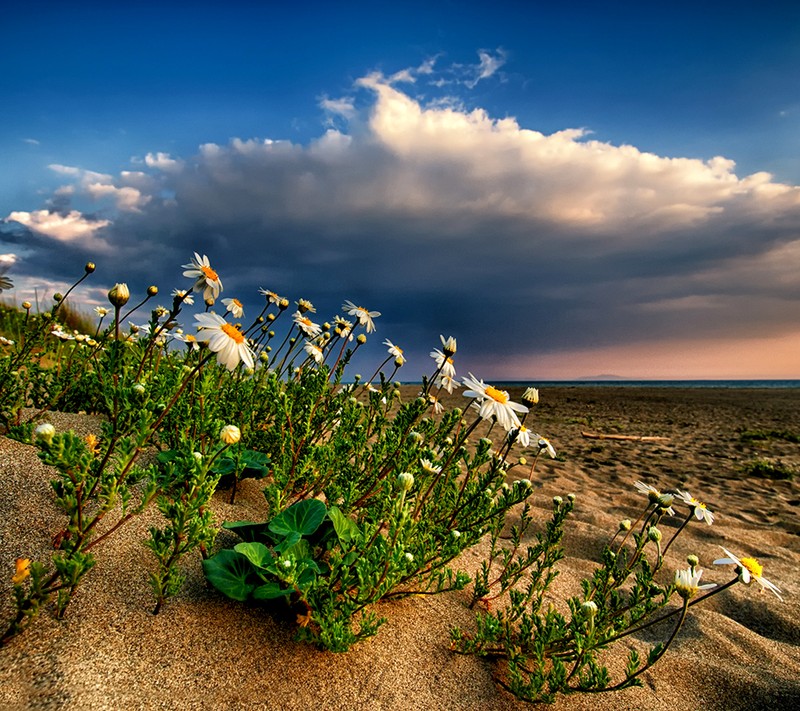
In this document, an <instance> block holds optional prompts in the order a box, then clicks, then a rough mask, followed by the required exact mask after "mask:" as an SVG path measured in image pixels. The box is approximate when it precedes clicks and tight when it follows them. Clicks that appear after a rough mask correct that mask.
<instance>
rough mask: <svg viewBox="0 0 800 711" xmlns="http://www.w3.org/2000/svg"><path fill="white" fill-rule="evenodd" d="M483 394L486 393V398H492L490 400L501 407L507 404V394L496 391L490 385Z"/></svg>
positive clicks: (502, 391)
mask: <svg viewBox="0 0 800 711" xmlns="http://www.w3.org/2000/svg"><path fill="white" fill-rule="evenodd" d="M484 392H485V393H486V396H487V397H490V398H492V400H494V401H495V402H499V403H500V404H501V405H505V404H506V403H507V402H508V393H507V392H505V391H504V390H498V389H497V388H493V387H492V386H491V385H487V386H486V390H485V391H484Z"/></svg>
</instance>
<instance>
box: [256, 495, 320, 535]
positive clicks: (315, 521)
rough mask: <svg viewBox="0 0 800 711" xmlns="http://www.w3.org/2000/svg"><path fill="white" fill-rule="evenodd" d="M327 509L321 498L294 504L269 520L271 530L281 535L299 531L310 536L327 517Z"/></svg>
mask: <svg viewBox="0 0 800 711" xmlns="http://www.w3.org/2000/svg"><path fill="white" fill-rule="evenodd" d="M326 513H327V510H326V508H325V504H323V503H322V502H321V501H320V500H319V499H306V500H305V501H298V502H297V503H296V504H292V505H291V506H290V507H289V508H288V509H286V510H285V511H283V512H281V513H279V514H278V515H277V516H276V517H275V518H273V519H272V521H270V522H269V530H270V531H272V532H273V533H275V534H277V535H279V536H288V535H289V534H291V533H299V534H300V535H301V536H310V535H311V534H312V533H314V531H316V530H317V529H318V528H319V526H320V524H321V523H322V522H323V520H324V519H325V514H326Z"/></svg>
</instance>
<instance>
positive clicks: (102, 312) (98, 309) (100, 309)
mask: <svg viewBox="0 0 800 711" xmlns="http://www.w3.org/2000/svg"><path fill="white" fill-rule="evenodd" d="M108 311H109V310H108V309H107V308H106V307H105V306H95V307H94V312H95V313H96V314H97V315H98V316H99V317H100V318H103V317H104V316H108Z"/></svg>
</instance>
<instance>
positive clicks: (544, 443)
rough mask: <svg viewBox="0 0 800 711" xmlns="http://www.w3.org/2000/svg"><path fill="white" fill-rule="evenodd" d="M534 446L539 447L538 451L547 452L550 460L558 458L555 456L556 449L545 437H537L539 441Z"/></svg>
mask: <svg viewBox="0 0 800 711" xmlns="http://www.w3.org/2000/svg"><path fill="white" fill-rule="evenodd" d="M536 444H538V445H539V451H542V450H546V451H547V453H548V454H549V455H550V459H555V458H556V457H557V456H558V455H557V454H556V448H555V447H554V446H553V445H552V444H550V440H549V439H547V438H546V437H539V441H538V442H537V443H536Z"/></svg>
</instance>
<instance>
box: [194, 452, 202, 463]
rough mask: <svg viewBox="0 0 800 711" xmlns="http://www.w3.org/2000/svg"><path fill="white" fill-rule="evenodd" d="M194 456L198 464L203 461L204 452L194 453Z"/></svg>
mask: <svg viewBox="0 0 800 711" xmlns="http://www.w3.org/2000/svg"><path fill="white" fill-rule="evenodd" d="M192 456H193V457H194V460H195V461H196V462H202V461H203V453H202V452H192Z"/></svg>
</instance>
